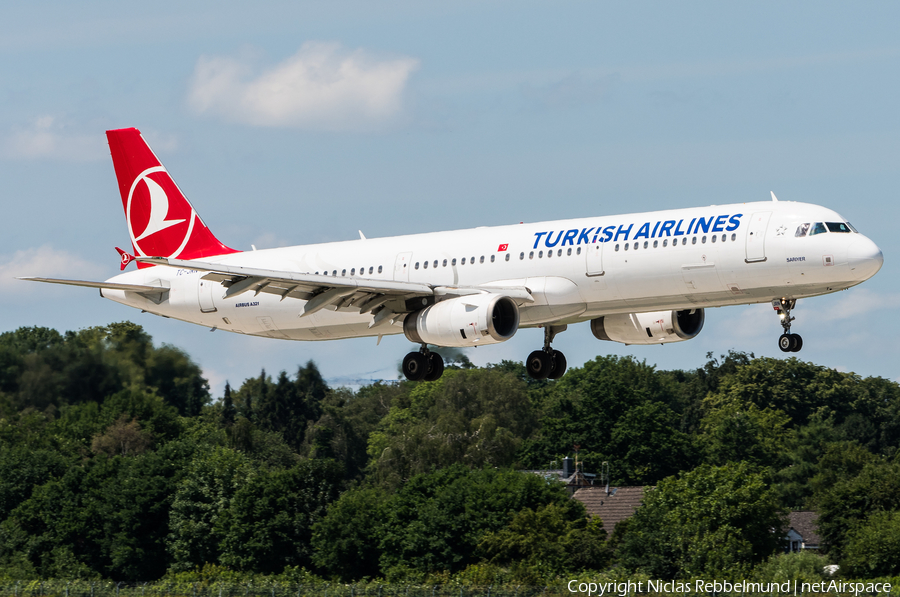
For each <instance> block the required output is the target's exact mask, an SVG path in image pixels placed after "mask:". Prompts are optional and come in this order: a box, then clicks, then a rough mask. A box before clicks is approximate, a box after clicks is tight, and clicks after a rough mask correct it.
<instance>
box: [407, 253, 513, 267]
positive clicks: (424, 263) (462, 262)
mask: <svg viewBox="0 0 900 597" xmlns="http://www.w3.org/2000/svg"><path fill="white" fill-rule="evenodd" d="M496 259H497V256H496V255H491V263H494V261H496ZM506 260H507V261H509V253H507V254H506ZM459 263H460V265H465V264H466V263H470V264H472V265H475V258H474V257H469V258H468V260H467V259H466V258H465V257H463V258H462V259H460V260H459ZM478 263H484V255H482V256H481V257H479V258H478ZM429 264H430V266H431V267H432V268H436V267H439V266H443V267H447V265H448V264H449V265H450V266H451V267H456V258H453V259H451V260H450V261H449V262H448V261H447V260H446V259H444V260H443V261H439V260H437V259H435V260H434V261H422V262H419V261H416V265H415V266H414V267H415V268H416V269H419V265H421V266H422V269H428V267H429Z"/></svg>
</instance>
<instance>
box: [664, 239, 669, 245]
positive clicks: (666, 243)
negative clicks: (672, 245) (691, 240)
mask: <svg viewBox="0 0 900 597" xmlns="http://www.w3.org/2000/svg"><path fill="white" fill-rule="evenodd" d="M663 246H664V247H668V246H669V239H667V238H664V239H663Z"/></svg>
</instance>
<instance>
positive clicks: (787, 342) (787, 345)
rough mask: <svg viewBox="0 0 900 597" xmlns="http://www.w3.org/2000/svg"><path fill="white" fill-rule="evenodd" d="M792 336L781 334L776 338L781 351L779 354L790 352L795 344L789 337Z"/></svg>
mask: <svg viewBox="0 0 900 597" xmlns="http://www.w3.org/2000/svg"><path fill="white" fill-rule="evenodd" d="M793 335H794V334H781V335H780V336H778V348H780V349H781V352H791V349H792V347H793V345H794V344H795V342H794V341H793V340H792V339H791V336H793Z"/></svg>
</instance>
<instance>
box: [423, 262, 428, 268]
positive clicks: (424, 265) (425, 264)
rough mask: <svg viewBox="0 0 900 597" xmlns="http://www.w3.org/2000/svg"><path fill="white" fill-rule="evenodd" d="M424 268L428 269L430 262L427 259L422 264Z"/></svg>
mask: <svg viewBox="0 0 900 597" xmlns="http://www.w3.org/2000/svg"><path fill="white" fill-rule="evenodd" d="M422 269H428V262H427V261H426V262H425V263H423V264H422Z"/></svg>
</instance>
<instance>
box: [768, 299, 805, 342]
mask: <svg viewBox="0 0 900 597" xmlns="http://www.w3.org/2000/svg"><path fill="white" fill-rule="evenodd" d="M796 305H797V299H785V298H782V299H772V307H773V308H774V309H775V312H776V313H778V317H780V318H781V327H782V328H783V329H784V333H783V334H781V336H779V337H778V348H780V349H781V352H800V349H801V348H803V338H801V337H800V334H792V333H791V322H792V321H794V318H793V317H791V309H793V308H794V307H795V306H796Z"/></svg>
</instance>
